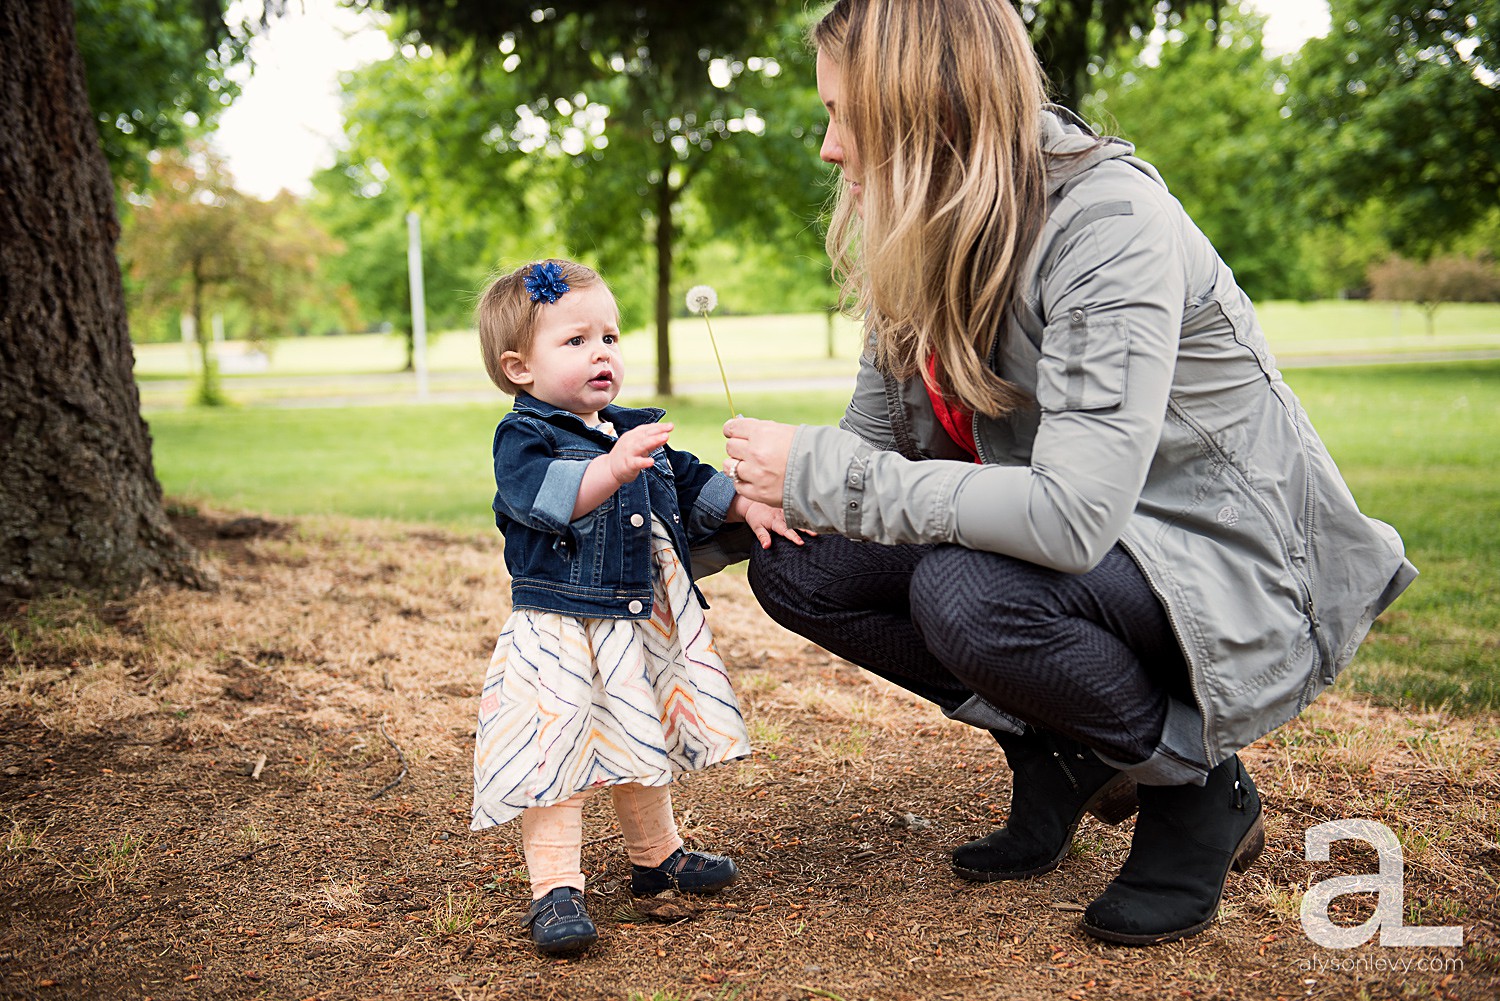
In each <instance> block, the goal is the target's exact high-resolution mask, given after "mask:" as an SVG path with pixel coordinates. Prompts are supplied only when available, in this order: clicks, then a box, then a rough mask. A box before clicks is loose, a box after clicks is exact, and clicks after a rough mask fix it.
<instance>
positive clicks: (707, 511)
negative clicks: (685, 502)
mask: <svg viewBox="0 0 1500 1001" xmlns="http://www.w3.org/2000/svg"><path fill="white" fill-rule="evenodd" d="M733 501H734V481H733V480H731V479H730V478H729V477H727V476H725V475H724V474H723V473H715V474H714V475H713V477H712V478H711V479H710V480H709V481H708V482H707V483H705V484H703V489H702V490H700V491H699V492H698V498H697V499H696V500H695V501H693V508H692V510H691V511H689V512H688V516H687V524H686V525H685V526H684V528H685V529H686V530H687V537H688V538H689V539H702V538H706V537H707V536H710V535H712V534H713V533H714V532H717V531H718V530H719V529H720V528H721V527H722V526H723V524H724V519H725V517H726V516H728V514H729V505H730V504H731V503H733Z"/></svg>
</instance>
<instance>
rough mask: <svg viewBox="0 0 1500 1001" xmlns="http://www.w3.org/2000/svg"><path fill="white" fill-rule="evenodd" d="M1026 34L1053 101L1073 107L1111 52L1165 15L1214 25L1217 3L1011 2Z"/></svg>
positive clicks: (1174, 0)
mask: <svg viewBox="0 0 1500 1001" xmlns="http://www.w3.org/2000/svg"><path fill="white" fill-rule="evenodd" d="M1012 2H1014V3H1015V5H1016V6H1017V7H1018V8H1019V9H1020V11H1021V16H1022V17H1023V18H1025V20H1026V23H1027V27H1028V29H1029V30H1030V32H1031V41H1032V44H1033V45H1034V46H1035V47H1036V51H1037V55H1038V56H1040V58H1041V60H1042V68H1043V69H1045V70H1046V71H1047V79H1048V81H1049V83H1050V84H1051V86H1052V92H1053V95H1054V96H1055V98H1056V100H1057V101H1059V102H1060V103H1062V104H1065V105H1068V106H1069V107H1078V106H1079V105H1080V104H1081V103H1082V102H1083V98H1084V97H1085V96H1086V95H1087V94H1088V92H1089V91H1091V90H1092V89H1093V88H1094V83H1095V81H1094V76H1095V74H1097V73H1099V72H1100V71H1101V70H1103V68H1104V67H1105V65H1106V64H1107V63H1108V61H1109V59H1110V58H1111V57H1112V56H1113V55H1114V53H1115V50H1116V49H1117V48H1119V47H1120V46H1121V45H1123V44H1126V43H1128V42H1129V41H1131V40H1132V39H1134V40H1139V39H1141V38H1143V37H1145V36H1146V35H1148V34H1150V32H1151V31H1152V29H1153V28H1155V27H1156V26H1157V25H1158V24H1159V23H1161V22H1162V21H1163V20H1164V19H1166V18H1168V17H1169V16H1171V15H1173V14H1176V15H1178V16H1179V17H1182V16H1187V15H1189V14H1199V15H1205V16H1207V17H1209V18H1211V19H1212V21H1213V22H1217V21H1218V18H1219V8H1220V7H1221V6H1222V4H1221V2H1220V0H1012Z"/></svg>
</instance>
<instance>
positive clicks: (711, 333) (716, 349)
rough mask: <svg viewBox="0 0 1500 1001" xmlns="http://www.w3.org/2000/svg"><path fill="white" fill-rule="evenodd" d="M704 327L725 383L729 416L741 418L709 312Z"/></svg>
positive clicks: (704, 312) (704, 320) (721, 377)
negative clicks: (735, 404) (735, 407)
mask: <svg viewBox="0 0 1500 1001" xmlns="http://www.w3.org/2000/svg"><path fill="white" fill-rule="evenodd" d="M702 312H703V325H704V326H705V327H707V328H708V343H709V344H711V345H713V349H714V361H716V362H718V363H719V381H721V382H723V383H724V398H725V399H726V400H728V401H729V416H730V417H731V418H733V417H737V416H739V411H738V410H736V409H734V397H733V396H732V395H730V392H729V377H728V376H727V375H725V374H724V359H723V358H721V357H719V342H718V341H716V340H714V325H713V324H712V323H709V322H708V310H706V309H705V310H703V311H702Z"/></svg>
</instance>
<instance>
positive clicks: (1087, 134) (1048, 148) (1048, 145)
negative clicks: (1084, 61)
mask: <svg viewBox="0 0 1500 1001" xmlns="http://www.w3.org/2000/svg"><path fill="white" fill-rule="evenodd" d="M1042 150H1043V152H1045V153H1048V154H1051V155H1049V156H1048V157H1047V194H1048V195H1055V194H1057V192H1058V191H1060V190H1061V189H1062V188H1063V186H1064V185H1066V184H1067V183H1068V182H1069V181H1071V180H1073V179H1074V178H1075V177H1077V176H1078V175H1080V174H1082V173H1083V172H1084V171H1086V170H1088V169H1090V168H1091V167H1095V166H1097V165H1099V164H1101V163H1103V162H1104V161H1105V160H1116V159H1125V160H1127V161H1128V162H1129V163H1130V165H1131V166H1132V167H1135V168H1136V169H1138V170H1141V171H1143V172H1144V173H1146V174H1148V175H1149V176H1150V177H1151V179H1152V180H1154V181H1156V182H1157V183H1158V184H1163V182H1162V179H1161V175H1160V174H1158V173H1157V172H1156V168H1155V167H1152V166H1151V165H1150V164H1148V163H1146V162H1145V161H1144V160H1141V159H1138V158H1137V157H1136V156H1135V146H1134V145H1133V144H1131V143H1129V142H1126V141H1125V140H1124V139H1120V138H1117V137H1115V136H1099V135H1096V134H1095V133H1094V131H1093V130H1092V129H1090V128H1089V127H1088V125H1087V124H1085V123H1084V121H1083V120H1082V119H1081V118H1079V117H1078V116H1077V115H1075V114H1073V112H1071V111H1069V110H1068V109H1067V108H1064V107H1062V106H1061V105H1056V104H1049V105H1048V106H1047V107H1046V108H1043V109H1042ZM1058 154H1061V155H1058ZM1163 186H1165V185H1164V184H1163Z"/></svg>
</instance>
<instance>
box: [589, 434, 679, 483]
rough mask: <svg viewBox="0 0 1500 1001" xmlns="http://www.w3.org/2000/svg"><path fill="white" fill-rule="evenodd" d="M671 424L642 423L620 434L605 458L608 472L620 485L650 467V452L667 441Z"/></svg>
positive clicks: (630, 481)
mask: <svg viewBox="0 0 1500 1001" xmlns="http://www.w3.org/2000/svg"><path fill="white" fill-rule="evenodd" d="M671 431H672V425H671V424H668V423H663V424H642V425H640V426H639V427H633V428H631V429H630V430H629V431H626V432H625V433H624V434H622V435H620V438H619V440H618V441H616V442H615V447H614V448H612V449H610V450H609V454H608V455H606V456H605V458H606V459H607V460H608V462H609V474H610V475H611V476H613V477H614V479H615V482H616V483H617V484H619V485H620V486H624V485H625V484H627V483H633V482H634V481H635V478H636V477H637V476H640V475H641V471H642V470H644V469H650V468H651V464H652V461H653V460H652V458H651V453H652V452H654V451H656V450H657V449H658V448H661V447H662V446H663V445H665V444H666V443H667V436H668V435H669V434H671Z"/></svg>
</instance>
